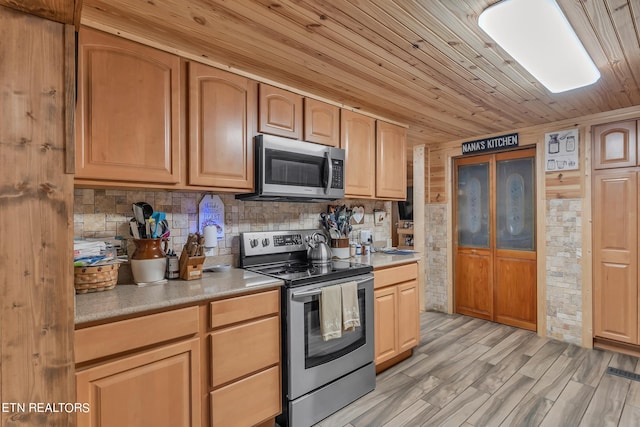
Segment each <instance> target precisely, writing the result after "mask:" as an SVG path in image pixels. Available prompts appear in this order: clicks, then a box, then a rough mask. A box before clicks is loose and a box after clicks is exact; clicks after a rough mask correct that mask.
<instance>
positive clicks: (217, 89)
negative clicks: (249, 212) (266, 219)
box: [189, 62, 257, 192]
mask: <svg viewBox="0 0 640 427" xmlns="http://www.w3.org/2000/svg"><path fill="white" fill-rule="evenodd" d="M256 94H257V83H255V82H253V81H251V80H249V79H247V78H245V77H242V76H238V75H235V74H231V73H228V72H226V71H221V70H218V69H215V68H212V67H209V66H206V65H202V64H199V63H196V62H190V63H189V184H190V185H201V186H209V187H215V188H216V189H220V190H223V191H232V190H237V191H239V192H246V191H250V190H252V189H253V184H254V183H253V169H254V168H253V149H252V147H253V143H252V138H253V134H254V130H255V127H254V126H255V125H254V123H255V114H256V105H257V97H256Z"/></svg>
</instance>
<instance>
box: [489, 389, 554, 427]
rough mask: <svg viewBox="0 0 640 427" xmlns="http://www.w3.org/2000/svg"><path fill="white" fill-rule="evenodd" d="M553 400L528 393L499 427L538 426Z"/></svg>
mask: <svg viewBox="0 0 640 427" xmlns="http://www.w3.org/2000/svg"><path fill="white" fill-rule="evenodd" d="M552 406H553V402H552V401H551V400H549V399H546V398H544V397H543V396H538V395H536V394H533V393H528V394H527V395H526V396H525V397H524V398H523V399H522V400H521V401H520V404H518V406H516V407H515V408H514V409H513V410H512V411H511V413H510V414H509V416H508V417H507V418H506V419H505V420H504V421H503V422H502V424H500V427H513V426H518V427H535V426H539V425H540V423H541V422H542V420H543V419H544V417H545V416H546V415H547V413H548V412H549V410H550V409H551V407H552Z"/></svg>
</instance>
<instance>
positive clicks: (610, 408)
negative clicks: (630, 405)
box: [580, 375, 631, 427]
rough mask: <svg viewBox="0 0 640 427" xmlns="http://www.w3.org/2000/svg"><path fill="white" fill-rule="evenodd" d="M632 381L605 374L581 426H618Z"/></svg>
mask: <svg viewBox="0 0 640 427" xmlns="http://www.w3.org/2000/svg"><path fill="white" fill-rule="evenodd" d="M630 382H631V381H630V380H627V379H624V378H622V377H617V376H613V375H605V376H603V377H602V380H600V384H598V388H597V389H596V391H595V393H594V394H593V398H592V399H591V402H590V403H589V406H588V407H587V410H586V411H585V413H584V417H582V422H581V423H580V426H581V427H605V426H617V425H618V421H620V416H621V415H622V409H623V407H624V401H625V397H626V396H627V392H628V391H629V383H630Z"/></svg>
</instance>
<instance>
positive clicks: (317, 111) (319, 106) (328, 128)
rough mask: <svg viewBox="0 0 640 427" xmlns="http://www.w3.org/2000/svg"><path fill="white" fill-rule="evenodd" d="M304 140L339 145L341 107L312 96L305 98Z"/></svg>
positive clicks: (333, 145)
mask: <svg viewBox="0 0 640 427" xmlns="http://www.w3.org/2000/svg"><path fill="white" fill-rule="evenodd" d="M304 140H305V141H307V142H315V143H317V144H323V145H329V146H331V147H338V146H339V145H340V108H339V107H336V106H335V105H331V104H327V103H326V102H322V101H318V100H315V99H311V98H305V99H304Z"/></svg>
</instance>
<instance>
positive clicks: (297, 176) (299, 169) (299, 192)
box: [236, 135, 345, 202]
mask: <svg viewBox="0 0 640 427" xmlns="http://www.w3.org/2000/svg"><path fill="white" fill-rule="evenodd" d="M254 148H255V158H254V160H255V175H254V176H255V192H254V193H250V194H238V195H236V198H237V199H240V200H263V201H291V202H321V201H327V200H335V199H341V198H343V197H344V173H345V164H344V159H345V152H344V150H342V149H340V148H334V147H328V146H326V145H320V144H312V143H310V142H304V141H297V140H294V139H288V138H281V137H279V136H273V135H257V136H256V137H255V138H254Z"/></svg>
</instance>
